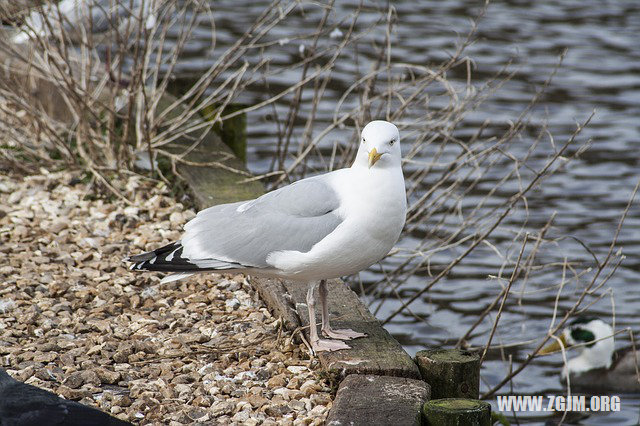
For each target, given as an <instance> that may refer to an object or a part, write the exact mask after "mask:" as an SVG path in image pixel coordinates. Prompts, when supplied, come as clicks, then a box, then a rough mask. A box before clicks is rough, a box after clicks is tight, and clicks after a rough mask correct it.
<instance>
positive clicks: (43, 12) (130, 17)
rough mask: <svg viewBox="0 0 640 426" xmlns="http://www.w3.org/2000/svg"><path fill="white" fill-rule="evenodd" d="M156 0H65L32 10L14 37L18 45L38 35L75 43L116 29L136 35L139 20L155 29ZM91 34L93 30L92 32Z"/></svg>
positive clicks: (147, 27)
mask: <svg viewBox="0 0 640 426" xmlns="http://www.w3.org/2000/svg"><path fill="white" fill-rule="evenodd" d="M156 1H157V0H133V1H132V0H117V1H114V0H62V1H61V2H60V3H58V4H57V5H56V4H53V3H51V4H47V5H45V6H42V7H41V8H36V9H35V10H33V11H32V12H31V13H30V14H29V15H28V16H27V18H26V19H25V23H24V25H23V26H22V27H21V28H20V32H18V33H17V34H16V35H14V36H13V37H12V41H13V42H14V43H16V44H23V43H26V42H28V41H29V40H32V39H34V38H38V37H43V38H45V37H52V36H54V35H55V36H58V37H59V36H60V30H61V29H62V34H63V35H64V36H65V38H68V39H69V41H70V42H72V43H79V42H82V40H83V38H84V37H85V34H86V36H87V37H90V36H91V37H94V41H95V40H96V39H95V37H102V38H104V37H106V35H107V34H109V33H111V32H113V31H116V32H117V33H118V34H120V35H121V36H124V35H126V34H128V35H129V36H130V37H135V34H136V32H137V28H138V22H139V21H140V20H141V21H143V22H144V28H145V29H147V30H151V29H153V28H154V26H155V24H156V21H157V16H156V11H155V3H156ZM89 33H91V34H90V35H89Z"/></svg>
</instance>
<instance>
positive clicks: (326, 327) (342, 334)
mask: <svg viewBox="0 0 640 426" xmlns="http://www.w3.org/2000/svg"><path fill="white" fill-rule="evenodd" d="M318 293H319V294H320V306H321V308H322V329H321V330H322V334H324V335H325V336H327V337H331V338H332V339H338V340H351V339H357V338H358V337H366V336H367V335H366V334H364V333H358V332H357V331H353V330H351V329H349V328H345V329H342V330H334V329H332V328H331V325H330V324H329V303H328V302H327V282H326V281H325V280H322V281H320V286H319V288H318Z"/></svg>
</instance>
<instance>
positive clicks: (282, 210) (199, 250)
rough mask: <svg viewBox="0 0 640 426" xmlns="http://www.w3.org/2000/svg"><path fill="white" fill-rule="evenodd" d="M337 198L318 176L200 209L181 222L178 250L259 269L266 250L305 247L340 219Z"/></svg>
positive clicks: (190, 254) (266, 253)
mask: <svg viewBox="0 0 640 426" xmlns="http://www.w3.org/2000/svg"><path fill="white" fill-rule="evenodd" d="M339 206H340V200H339V198H338V195H337V194H336V193H335V191H334V190H333V189H332V188H331V187H329V186H328V185H327V184H326V183H325V182H324V180H323V179H322V178H321V177H317V178H308V179H303V180H301V181H298V182H295V183H293V184H291V185H289V186H285V187H283V188H280V189H278V190H275V191H273V192H270V193H268V194H265V195H263V196H261V197H259V198H257V199H255V200H252V201H248V202H239V203H233V204H224V205H220V206H214V207H210V208H208V209H206V210H203V211H201V212H200V213H198V215H197V216H196V217H195V218H194V219H193V220H191V221H190V222H189V223H187V224H186V225H185V234H184V236H183V237H182V239H181V241H182V246H183V247H184V253H183V255H184V256H185V257H187V258H189V259H192V260H193V261H194V262H196V263H198V262H197V260H198V259H216V260H221V261H226V262H234V263H240V264H242V265H246V266H251V267H257V268H264V267H268V266H269V265H267V263H266V259H267V256H268V255H269V253H272V252H274V251H279V250H297V251H300V252H307V251H309V250H310V249H311V248H312V247H313V246H314V245H315V244H316V243H317V242H319V241H320V240H322V239H323V238H324V237H326V236H327V235H328V234H330V233H331V232H332V231H333V230H334V229H336V227H337V226H338V225H339V224H340V223H341V222H342V218H341V217H340V216H339V215H338V214H337V212H336V210H337V209H338V207H339Z"/></svg>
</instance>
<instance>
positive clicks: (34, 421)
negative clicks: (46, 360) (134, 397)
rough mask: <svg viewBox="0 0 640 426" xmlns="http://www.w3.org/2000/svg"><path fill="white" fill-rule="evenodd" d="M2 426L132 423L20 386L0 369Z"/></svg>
mask: <svg viewBox="0 0 640 426" xmlns="http://www.w3.org/2000/svg"><path fill="white" fill-rule="evenodd" d="M0 425H3V426H4V425H7V426H8V425H11V426H39V425H66V426H75V425H77V426H126V425H129V426H130V425H131V423H129V422H125V421H123V420H120V419H117V418H115V417H111V416H110V415H108V414H107V413H104V412H102V411H100V410H98V409H96V408H93V407H89V406H87V405H83V404H80V403H78V402H75V401H68V400H66V399H62V398H60V397H59V396H57V395H56V394H53V393H51V392H49V391H46V390H44V389H40V388H37V387H35V386H32V385H28V384H26V383H22V382H19V381H17V380H15V379H13V378H12V377H11V376H9V374H7V372H6V371H4V370H3V369H2V368H0Z"/></svg>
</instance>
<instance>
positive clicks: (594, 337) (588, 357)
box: [540, 317, 615, 375]
mask: <svg viewBox="0 0 640 426" xmlns="http://www.w3.org/2000/svg"><path fill="white" fill-rule="evenodd" d="M558 338H559V341H558V340H555V341H554V342H553V343H552V344H550V345H549V346H547V347H545V348H544V349H542V350H541V351H540V354H541V355H546V354H549V353H552V352H556V351H558V350H560V349H561V345H562V346H563V347H565V348H568V347H571V346H577V345H580V348H581V352H580V355H578V356H577V357H576V358H573V359H571V360H569V362H568V363H567V369H566V371H567V370H568V372H569V373H570V374H576V373H583V372H585V371H589V370H593V369H596V368H609V367H610V366H611V362H612V360H613V352H614V350H615V345H614V341H613V328H611V326H610V325H609V324H607V323H606V322H604V321H602V320H601V319H599V318H594V317H578V318H576V319H575V320H574V321H573V322H571V324H569V326H568V327H566V328H565V329H564V330H562V333H561V334H560V336H558ZM561 342H562V343H561ZM566 371H564V372H563V375H565V374H566Z"/></svg>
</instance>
